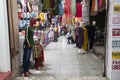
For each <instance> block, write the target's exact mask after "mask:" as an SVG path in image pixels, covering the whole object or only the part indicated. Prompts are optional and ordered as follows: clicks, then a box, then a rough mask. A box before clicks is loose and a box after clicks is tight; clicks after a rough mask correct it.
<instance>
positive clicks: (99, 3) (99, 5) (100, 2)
mask: <svg viewBox="0 0 120 80" xmlns="http://www.w3.org/2000/svg"><path fill="white" fill-rule="evenodd" d="M101 7H102V0H98V9H99V10H101Z"/></svg>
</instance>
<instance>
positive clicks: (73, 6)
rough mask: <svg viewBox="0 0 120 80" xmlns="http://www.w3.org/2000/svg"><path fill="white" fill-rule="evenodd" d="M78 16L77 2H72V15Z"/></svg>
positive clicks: (72, 0)
mask: <svg viewBox="0 0 120 80" xmlns="http://www.w3.org/2000/svg"><path fill="white" fill-rule="evenodd" d="M75 14H76V0H71V15H73V16H75Z"/></svg>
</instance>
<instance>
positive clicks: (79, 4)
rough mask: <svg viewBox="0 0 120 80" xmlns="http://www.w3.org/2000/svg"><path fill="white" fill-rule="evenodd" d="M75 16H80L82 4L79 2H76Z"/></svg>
mask: <svg viewBox="0 0 120 80" xmlns="http://www.w3.org/2000/svg"><path fill="white" fill-rule="evenodd" d="M76 17H82V4H81V3H80V2H77V3H76Z"/></svg>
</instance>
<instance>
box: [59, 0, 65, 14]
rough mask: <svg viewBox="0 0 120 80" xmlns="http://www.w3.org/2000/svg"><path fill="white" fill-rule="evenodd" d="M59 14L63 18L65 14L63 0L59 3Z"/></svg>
mask: <svg viewBox="0 0 120 80" xmlns="http://www.w3.org/2000/svg"><path fill="white" fill-rule="evenodd" d="M58 14H59V15H61V16H62V15H63V14H64V9H63V4H62V0H61V2H58Z"/></svg>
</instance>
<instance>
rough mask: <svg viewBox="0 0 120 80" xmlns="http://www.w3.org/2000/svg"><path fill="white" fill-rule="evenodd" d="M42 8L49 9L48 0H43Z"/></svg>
mask: <svg viewBox="0 0 120 80" xmlns="http://www.w3.org/2000/svg"><path fill="white" fill-rule="evenodd" d="M43 8H44V9H50V0H43Z"/></svg>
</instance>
